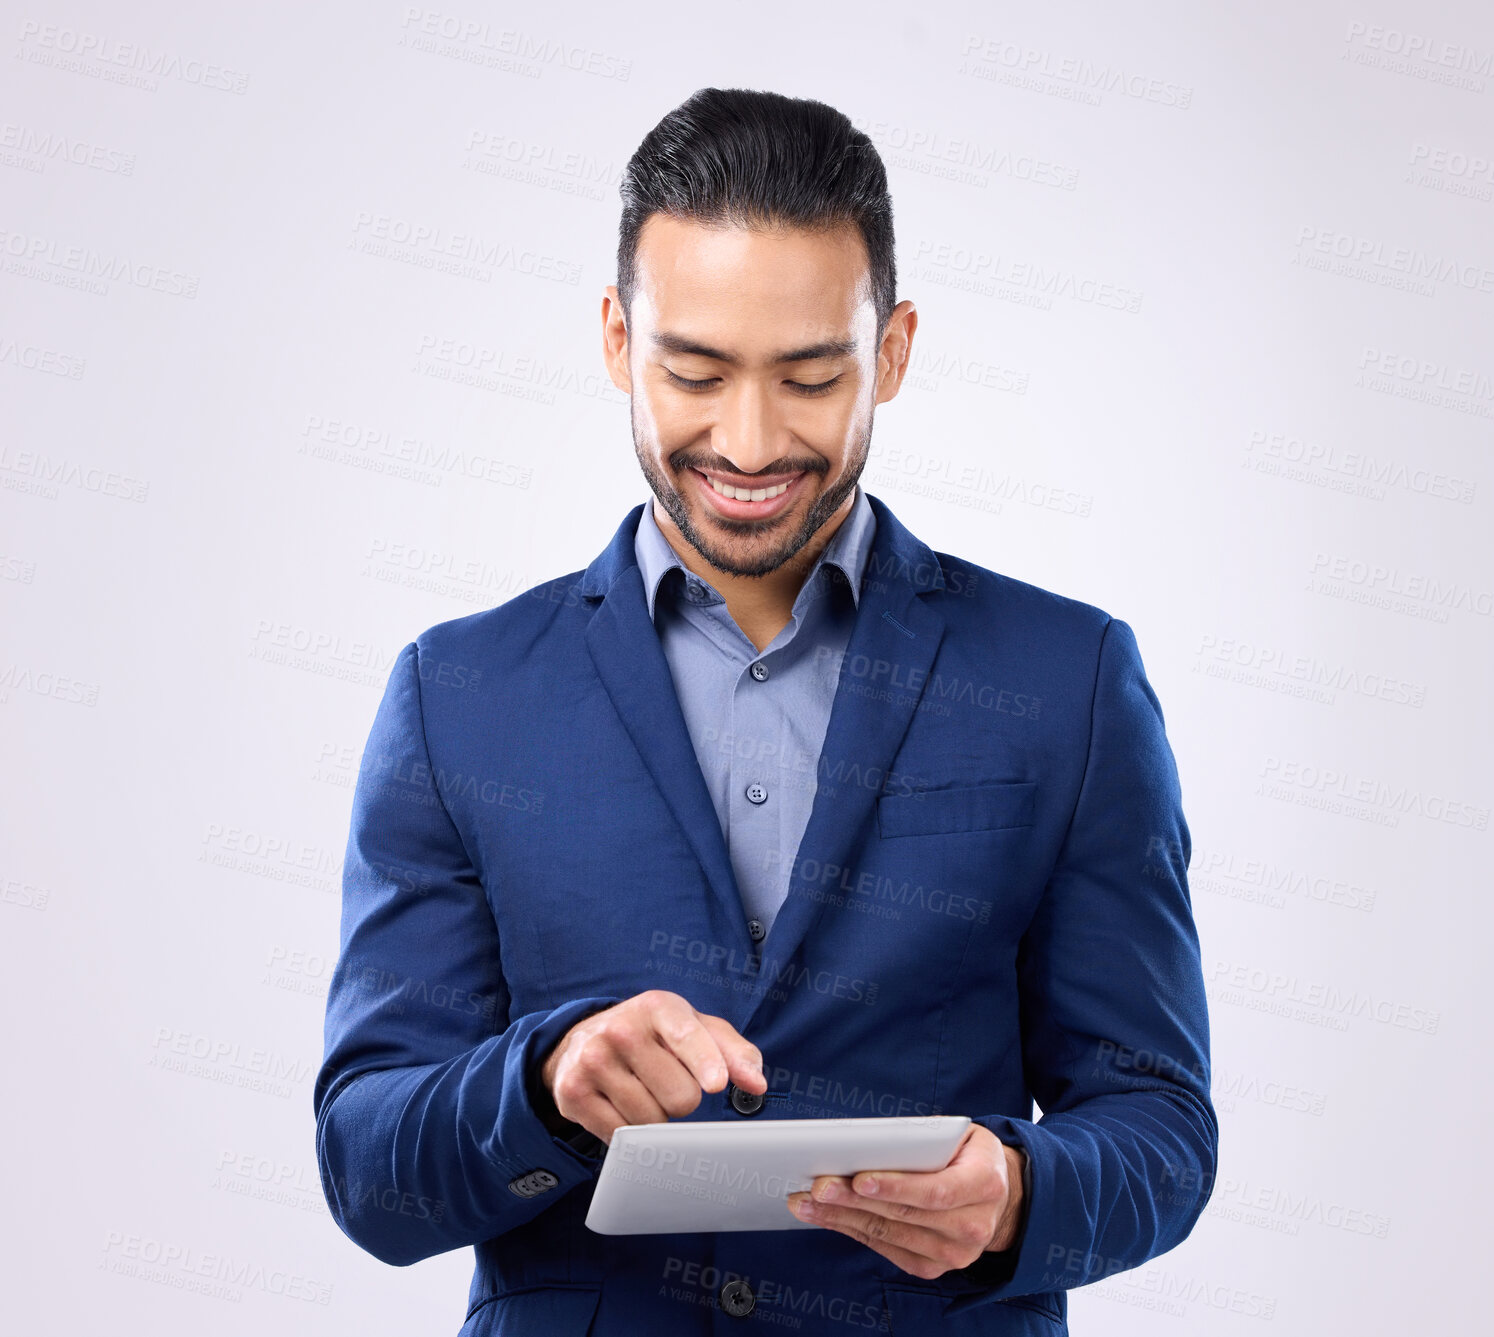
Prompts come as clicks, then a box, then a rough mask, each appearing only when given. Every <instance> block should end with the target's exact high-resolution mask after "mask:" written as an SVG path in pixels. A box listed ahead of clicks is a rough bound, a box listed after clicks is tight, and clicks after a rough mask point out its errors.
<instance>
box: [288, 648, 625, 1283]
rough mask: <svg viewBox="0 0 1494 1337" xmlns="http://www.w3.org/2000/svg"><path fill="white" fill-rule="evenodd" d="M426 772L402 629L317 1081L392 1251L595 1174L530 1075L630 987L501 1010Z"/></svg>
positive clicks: (379, 1236) (325, 1179)
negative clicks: (534, 1095)
mask: <svg viewBox="0 0 1494 1337" xmlns="http://www.w3.org/2000/svg"><path fill="white" fill-rule="evenodd" d="M433 775H434V771H433V767H432V765H431V759H430V756H429V754H428V751H427V747H426V741H425V731H424V727H423V723H422V716H421V675H420V651H419V649H418V646H417V644H416V642H413V641H412V642H411V643H410V644H409V645H407V646H405V647H404V649H403V650H401V651H400V653H399V655H398V656H397V658H396V660H395V663H394V667H393V669H392V670H391V672H390V676H389V680H388V683H387V686H386V687H385V691H384V696H383V700H382V701H381V703H380V705H379V708H378V712H377V715H376V716H375V719H374V724H373V729H372V731H371V733H370V735H369V739H368V744H367V747H366V748H365V750H364V754H363V759H362V764H361V766H360V768H359V773H358V780H357V784H356V787H355V790H354V796H353V810H352V821H351V826H350V830H349V833H348V843H347V852H346V856H345V859H344V862H343V871H342V918H341V930H340V953H339V957H338V961H337V965H336V967H335V969H334V971H333V974H332V978H331V982H330V985H329V988H328V993H327V1009H326V1021H325V1053H324V1059H323V1062H322V1065H321V1068H320V1070H319V1071H318V1073H317V1077H316V1081H315V1084H314V1091H313V1104H314V1107H315V1112H316V1154H317V1166H318V1170H319V1173H320V1176H321V1184H322V1191H323V1194H324V1195H325V1197H326V1200H327V1205H328V1207H329V1208H330V1210H331V1214H332V1218H333V1219H334V1220H335V1221H336V1222H337V1224H338V1226H339V1227H340V1228H341V1229H342V1231H343V1232H344V1233H345V1234H346V1235H347V1236H348V1238H349V1239H351V1240H352V1241H353V1242H354V1243H355V1244H357V1245H359V1246H360V1247H361V1248H363V1249H365V1250H367V1251H368V1252H369V1253H371V1254H373V1255H374V1257H376V1258H378V1259H380V1260H382V1261H383V1262H386V1263H391V1264H395V1265H399V1266H403V1265H406V1264H409V1263H414V1262H417V1261H419V1260H420V1259H422V1258H428V1257H430V1256H432V1255H434V1254H438V1253H443V1252H445V1251H447V1250H449V1249H454V1248H458V1247H461V1246H463V1245H469V1244H475V1243H478V1242H480V1241H482V1240H485V1239H491V1238H492V1237H494V1236H496V1235H501V1234H503V1233H504V1232H505V1231H508V1230H512V1229H513V1228H514V1227H515V1226H518V1225H521V1224H523V1223H524V1222H526V1221H528V1220H529V1219H531V1218H532V1217H534V1216H536V1215H537V1214H538V1213H540V1212H542V1211H544V1210H545V1208H546V1207H548V1206H550V1204H552V1203H554V1202H556V1201H557V1200H558V1199H559V1198H560V1197H561V1195H563V1194H564V1193H565V1192H566V1191H567V1190H568V1189H571V1188H573V1187H574V1186H575V1185H577V1184H579V1183H582V1182H584V1181H586V1180H588V1179H590V1178H592V1177H594V1176H595V1174H596V1170H597V1168H598V1167H599V1166H600V1164H601V1161H600V1160H599V1159H598V1158H597V1157H595V1156H590V1155H586V1154H583V1153H582V1152H581V1151H579V1150H577V1149H575V1148H574V1146H573V1145H571V1144H568V1143H567V1142H563V1141H562V1140H561V1139H560V1138H558V1137H555V1136H553V1135H552V1134H551V1132H550V1130H549V1128H547V1127H546V1125H545V1123H544V1122H543V1121H542V1118H541V1115H540V1113H539V1112H538V1111H536V1109H535V1108H534V1106H533V1104H532V1103H531V1101H530V1091H529V1087H528V1084H527V1082H526V1077H527V1076H528V1075H529V1073H530V1071H531V1070H532V1068H533V1066H534V1065H535V1064H537V1063H538V1062H539V1061H542V1059H543V1057H544V1055H545V1054H547V1053H548V1052H549V1050H550V1049H551V1048H552V1047H553V1046H554V1045H555V1044H556V1043H558V1042H559V1040H560V1039H561V1038H562V1037H563V1036H564V1035H565V1033H566V1031H568V1030H569V1029H570V1028H571V1027H572V1026H573V1025H575V1024H576V1022H578V1021H580V1020H581V1019H582V1018H583V1017H585V1016H587V1015H589V1014H590V1013H592V1012H594V1011H597V1010H599V1009H600V1008H603V1007H606V1006H609V1005H610V1004H612V1003H616V1002H620V1001H622V1000H621V999H617V998H603V997H598V998H578V999H572V1000H570V1001H568V1002H566V1003H564V1004H563V1005H561V1006H560V1007H557V1008H555V1009H554V1010H552V1011H548V1012H534V1013H529V1014H528V1015H526V1016H522V1017H518V1018H510V1016H509V1011H510V997H509V991H508V988H507V985H506V984H505V981H504V976H503V971H502V967H501V964H500V958H499V944H498V933H497V926H496V924H495V922H494V919H493V915H492V912H491V910H490V909H489V907H488V903H487V897H486V894H485V892H484V889H483V886H482V884H481V882H480V881H479V879H478V876H477V873H476V872H475V870H474V867H473V863H472V861H471V859H470V858H469V855H468V852H467V849H466V847H465V846H464V844H463V840H462V836H461V833H460V832H459V831H458V830H457V828H456V826H455V824H454V823H453V821H452V819H451V816H450V814H449V812H448V811H447V808H446V805H445V802H444V800H443V799H442V797H441V794H440V792H439V787H438V785H437V783H436V782H435V780H434V779H433ZM541 1171H543V1172H544V1173H539V1172H541Z"/></svg>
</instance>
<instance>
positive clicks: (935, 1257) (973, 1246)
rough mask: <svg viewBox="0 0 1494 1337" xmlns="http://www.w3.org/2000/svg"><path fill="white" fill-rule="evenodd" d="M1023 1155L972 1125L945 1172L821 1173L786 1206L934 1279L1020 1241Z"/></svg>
mask: <svg viewBox="0 0 1494 1337" xmlns="http://www.w3.org/2000/svg"><path fill="white" fill-rule="evenodd" d="M1023 1155H1024V1153H1023V1152H1022V1151H1020V1150H1018V1149H1017V1148H1016V1147H1009V1146H1007V1145H1006V1144H1005V1143H1004V1142H1002V1141H1001V1140H1000V1139H999V1138H998V1137H997V1136H996V1135H995V1134H994V1133H993V1132H991V1130H990V1129H989V1128H986V1127H984V1126H983V1125H981V1124H978V1123H972V1124H971V1125H970V1128H969V1130H968V1131H967V1133H966V1136H965V1140H964V1141H963V1142H961V1143H960V1146H959V1149H958V1150H957V1151H956V1152H955V1155H954V1159H953V1160H952V1161H950V1163H949V1164H948V1165H947V1166H945V1167H944V1169H942V1170H875V1171H862V1172H861V1173H860V1174H857V1175H820V1176H819V1177H818V1178H816V1179H815V1181H814V1183H813V1184H812V1185H810V1188H809V1191H808V1192H807V1193H805V1192H800V1193H790V1194H789V1196H788V1205H789V1210H790V1211H792V1212H793V1213H794V1215H795V1216H797V1217H798V1218H799V1219H800V1220H801V1221H812V1222H814V1224H815V1225H817V1226H825V1227H826V1228H828V1229H830V1230H838V1231H840V1232H841V1233H842V1234H844V1235H849V1236H850V1237H851V1238H852V1239H857V1240H860V1241H861V1242H862V1243H863V1244H865V1245H866V1246H867V1247H868V1248H871V1249H874V1250H875V1251H876V1252H877V1253H879V1254H881V1255H882V1256H883V1257H884V1258H888V1259H890V1260H891V1261H892V1262H894V1263H896V1264H897V1265H898V1266H899V1267H900V1268H902V1269H903V1271H904V1272H910V1273H912V1274H913V1275H914V1276H915V1277H922V1278H923V1279H924V1280H925V1281H932V1280H933V1279H934V1278H935V1277H940V1276H943V1275H944V1273H946V1272H948V1271H951V1270H953V1269H955V1268H961V1267H969V1266H970V1264H971V1263H973V1262H975V1260H976V1259H978V1258H979V1257H980V1256H981V1255H982V1254H983V1253H992V1252H998V1251H1000V1250H1003V1249H1009V1248H1010V1247H1011V1246H1012V1245H1013V1244H1014V1243H1015V1242H1016V1237H1017V1223H1018V1222H1019V1221H1020V1220H1021V1213H1022V1157H1023ZM873 1190H875V1191H873Z"/></svg>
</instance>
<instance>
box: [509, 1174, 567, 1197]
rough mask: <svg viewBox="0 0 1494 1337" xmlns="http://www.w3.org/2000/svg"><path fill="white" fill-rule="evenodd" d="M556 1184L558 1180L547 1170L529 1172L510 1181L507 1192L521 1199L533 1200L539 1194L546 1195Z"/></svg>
mask: <svg viewBox="0 0 1494 1337" xmlns="http://www.w3.org/2000/svg"><path fill="white" fill-rule="evenodd" d="M558 1183H560V1180H559V1179H557V1178H556V1177H555V1176H554V1175H553V1174H551V1173H550V1172H549V1171H548V1170H530V1171H529V1172H528V1173H527V1174H521V1175H519V1176H518V1178H516V1179H510V1180H509V1181H508V1191H509V1192H510V1193H513V1194H516V1195H517V1196H518V1197H521V1198H533V1197H537V1196H538V1195H539V1194H541V1193H548V1192H549V1191H550V1190H551V1189H552V1188H554V1187H555V1185H556V1184H558Z"/></svg>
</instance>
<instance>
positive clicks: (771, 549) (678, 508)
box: [629, 412, 873, 576]
mask: <svg viewBox="0 0 1494 1337" xmlns="http://www.w3.org/2000/svg"><path fill="white" fill-rule="evenodd" d="M629 418H630V420H631V423H632V429H633V453H634V454H635V455H637V457H638V467H639V468H640V469H642V470H643V476H644V478H646V479H647V480H648V486H649V490H650V491H651V492H652V493H653V494H654V496H655V497H657V498H658V499H659V505H660V506H662V507H663V508H664V513H665V514H666V515H667V516H669V518H670V519H671V520H673V521H674V523H675V527H676V528H677V529H678V530H679V531H680V534H681V535H682V536H683V538H684V540H685V542H686V543H688V544H689V545H690V546H691V547H692V548H694V549H695V551H696V552H698V553H699V554H700V555H701V557H703V558H704V559H705V560H706V561H707V562H708V563H710V565H711V566H712V567H713V568H714V569H715V570H717V571H721V572H723V573H725V574H726V575H730V576H765V575H767V574H768V573H769V572H771V571H777V570H779V568H781V567H783V566H785V565H787V564H788V563H789V562H791V561H793V559H794V558H795V557H796V556H797V555H798V554H799V552H800V550H801V549H803V547H804V545H805V544H807V543H808V542H809V541H810V539H812V538H813V537H814V536H815V535H816V534H817V533H818V532H819V531H820V529H821V528H822V527H823V526H824V525H825V523H826V521H828V520H829V519H830V518H831V517H832V516H834V515H835V513H836V512H837V511H838V510H839V509H840V508H841V506H842V505H843V504H844V503H845V500H846V498H847V497H849V496H850V495H851V493H852V492H854V491H855V489H856V484H857V482H858V481H859V480H860V478H861V473H862V470H864V469H865V468H866V461H867V456H868V454H869V453H870V451H871V436H872V422H873V417H872V416H871V415H868V417H867V421H866V430H865V431H864V432H863V433H862V434H861V437H860V439H859V440H858V441H857V442H856V447H855V449H854V450H853V451H851V452H849V453H848V454H847V456H846V460H847V463H846V467H845V470H844V472H843V473H842V474H841V476H840V477H839V478H838V479H836V481H835V483H834V484H833V485H832V486H831V487H830V488H829V489H828V490H827V491H825V492H822V493H821V494H820V495H819V496H817V497H816V498H815V499H814V500H813V501H812V502H811V503H810V504H809V506H808V508H807V509H806V510H805V512H804V516H803V518H802V519H801V520H800V521H799V522H798V523H797V525H795V524H794V523H793V521H792V519H791V518H789V517H788V516H787V515H785V516H782V517H780V516H775V517H774V518H773V519H772V520H770V521H767V522H761V521H753V520H731V519H727V518H725V517H723V516H719V515H715V514H712V515H711V516H710V517H709V520H708V522H707V523H708V525H709V530H708V531H706V530H703V529H702V528H701V526H700V525H697V524H696V523H695V520H694V519H693V518H692V516H691V514H690V506H689V504H688V503H687V502H686V501H685V498H684V497H683V496H682V495H681V493H680V491H679V489H678V488H677V487H675V485H674V483H673V481H672V480H671V479H670V478H668V477H666V476H665V475H664V474H663V473H661V472H660V471H659V470H658V469H657V468H655V466H654V454H653V452H652V451H651V450H650V449H648V448H647V446H646V445H645V443H644V442H643V441H642V439H641V432H640V430H639V426H638V415H637V413H636V412H632V413H630V414H629ZM666 459H667V461H668V464H669V467H670V468H671V469H673V470H675V471H676V472H684V471H685V470H687V469H691V468H697V467H698V468H717V469H722V470H723V472H735V470H734V469H733V468H732V467H731V466H730V465H725V464H723V462H721V461H719V460H717V459H715V458H714V457H709V456H705V455H701V454H698V453H695V452H692V451H690V450H688V449H686V450H677V451H674V452H673V453H671V454H670V455H668V456H667V457H666ZM799 470H803V471H804V472H805V473H812V474H823V473H824V472H825V465H824V461H823V460H821V459H814V460H804V461H802V462H797V463H796V462H794V461H792V460H789V461H784V462H781V463H775V464H774V466H773V468H772V469H771V470H764V471H763V472H767V473H788V472H797V471H799ZM785 521H787V527H786V528H785ZM774 526H777V527H778V528H780V529H785V532H784V533H782V534H781V535H778V536H776V538H774V539H772V540H770V541H768V542H767V543H766V544H764V545H763V546H759V544H760V543H761V542H762V540H761V538H760V537H759V536H767V535H770V534H773V533H774ZM734 536H737V537H739V538H741V539H747V540H754V539H755V540H757V542H752V543H745V544H744V543H742V542H737V543H733V542H732V538H733V537H734ZM749 548H750V550H751V551H753V552H756V553H757V555H756V556H755V557H748V556H744V551H745V550H747V549H749ZM806 574H807V571H806Z"/></svg>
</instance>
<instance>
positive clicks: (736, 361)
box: [649, 330, 856, 367]
mask: <svg viewBox="0 0 1494 1337" xmlns="http://www.w3.org/2000/svg"><path fill="white" fill-rule="evenodd" d="M649 337H650V339H651V340H652V342H653V345H654V347H655V348H663V349H666V350H668V351H669V352H671V353H690V354H693V355H694V356H696V357H708V358H710V359H711V360H712V361H713V362H724V363H726V364H727V366H729V367H740V366H741V365H742V359H741V358H740V357H738V356H737V355H736V354H735V353H726V352H723V351H722V350H721V349H719V348H712V347H711V346H710V345H709V344H703V343H697V342H696V341H695V340H694V339H687V338H686V337H685V336H684V335H683V334H671V333H669V332H668V331H667V330H655V331H654V332H653V333H652V334H651V335H650V336H649ZM855 351H856V340H855V339H825V340H822V341H821V342H820V343H817V344H808V345H806V346H805V347H803V348H790V349H788V350H787V351H785V352H782V353H778V354H777V355H775V356H774V357H773V358H771V359H769V361H770V362H771V364H772V365H773V366H775V367H776V366H779V365H781V364H783V363H785V362H812V361H814V360H815V359H816V358H822V357H844V356H845V355H846V354H847V353H854V352H855Z"/></svg>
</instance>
